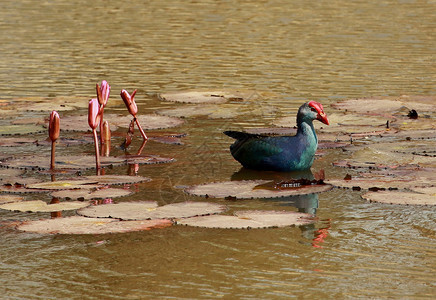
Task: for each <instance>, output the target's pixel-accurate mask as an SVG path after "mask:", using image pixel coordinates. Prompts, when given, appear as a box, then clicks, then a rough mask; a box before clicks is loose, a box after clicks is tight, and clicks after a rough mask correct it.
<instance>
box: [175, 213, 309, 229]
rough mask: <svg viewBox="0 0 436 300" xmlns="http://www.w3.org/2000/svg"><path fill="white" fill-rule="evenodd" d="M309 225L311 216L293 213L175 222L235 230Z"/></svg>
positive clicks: (250, 214) (238, 214)
mask: <svg viewBox="0 0 436 300" xmlns="http://www.w3.org/2000/svg"><path fill="white" fill-rule="evenodd" d="M310 223H314V218H313V217H312V216H311V215H309V214H305V213H297V212H293V211H237V212H235V215H234V216H225V215H212V216H200V217H192V218H187V219H182V220H178V221H177V224H180V225H188V226H195V227H206V228H235V229H237V228H239V229H242V228H246V229H248V228H267V227H285V226H293V225H296V226H301V225H307V224H310Z"/></svg>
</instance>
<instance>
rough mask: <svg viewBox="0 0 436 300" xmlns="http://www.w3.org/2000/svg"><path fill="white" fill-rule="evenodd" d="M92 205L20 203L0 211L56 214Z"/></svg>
mask: <svg viewBox="0 0 436 300" xmlns="http://www.w3.org/2000/svg"><path fill="white" fill-rule="evenodd" d="M88 205H90V203H89V202H83V201H68V202H60V203H55V204H47V203H46V202H45V201H41V200H35V201H20V202H13V203H6V204H2V205H0V209H5V210H11V211H22V212H56V211H64V210H75V209H79V208H83V207H86V206H88Z"/></svg>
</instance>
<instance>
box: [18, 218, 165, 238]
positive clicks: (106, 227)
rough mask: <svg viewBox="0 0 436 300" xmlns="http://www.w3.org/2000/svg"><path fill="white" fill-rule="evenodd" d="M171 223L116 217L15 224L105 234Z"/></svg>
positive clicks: (29, 229) (46, 230) (26, 228)
mask: <svg viewBox="0 0 436 300" xmlns="http://www.w3.org/2000/svg"><path fill="white" fill-rule="evenodd" d="M171 225H172V222H171V221H170V220H166V219H159V220H143V221H120V220H117V219H101V218H86V217H81V216H72V217H67V218H56V219H45V220H37V221H27V222H23V223H22V224H20V225H18V226H17V229H18V230H21V231H26V232H33V233H40V234H106V233H125V232H131V231H142V230H150V229H153V228H164V227H169V226H171Z"/></svg>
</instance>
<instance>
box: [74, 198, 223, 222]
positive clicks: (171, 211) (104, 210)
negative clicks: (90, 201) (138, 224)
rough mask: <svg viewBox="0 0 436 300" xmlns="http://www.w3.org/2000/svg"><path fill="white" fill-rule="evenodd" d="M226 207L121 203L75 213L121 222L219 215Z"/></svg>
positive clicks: (97, 206)
mask: <svg viewBox="0 0 436 300" xmlns="http://www.w3.org/2000/svg"><path fill="white" fill-rule="evenodd" d="M225 210H226V206H224V205H219V204H215V203H206V202H181V203H173V204H168V205H164V206H159V207H158V206H157V203H156V202H121V203H116V204H104V205H96V206H89V207H87V208H84V209H81V210H79V211H78V212H77V213H78V214H79V215H82V216H86V217H99V218H116V219H121V220H148V219H177V218H187V217H193V216H200V215H210V214H217V213H221V212H223V211H225Z"/></svg>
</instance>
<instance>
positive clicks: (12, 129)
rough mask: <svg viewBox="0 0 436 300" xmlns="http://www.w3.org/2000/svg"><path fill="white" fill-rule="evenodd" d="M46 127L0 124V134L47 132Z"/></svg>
mask: <svg viewBox="0 0 436 300" xmlns="http://www.w3.org/2000/svg"><path fill="white" fill-rule="evenodd" d="M45 131H46V129H45V128H44V127H42V126H38V125H3V126H0V135H21V134H31V133H41V132H45Z"/></svg>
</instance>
